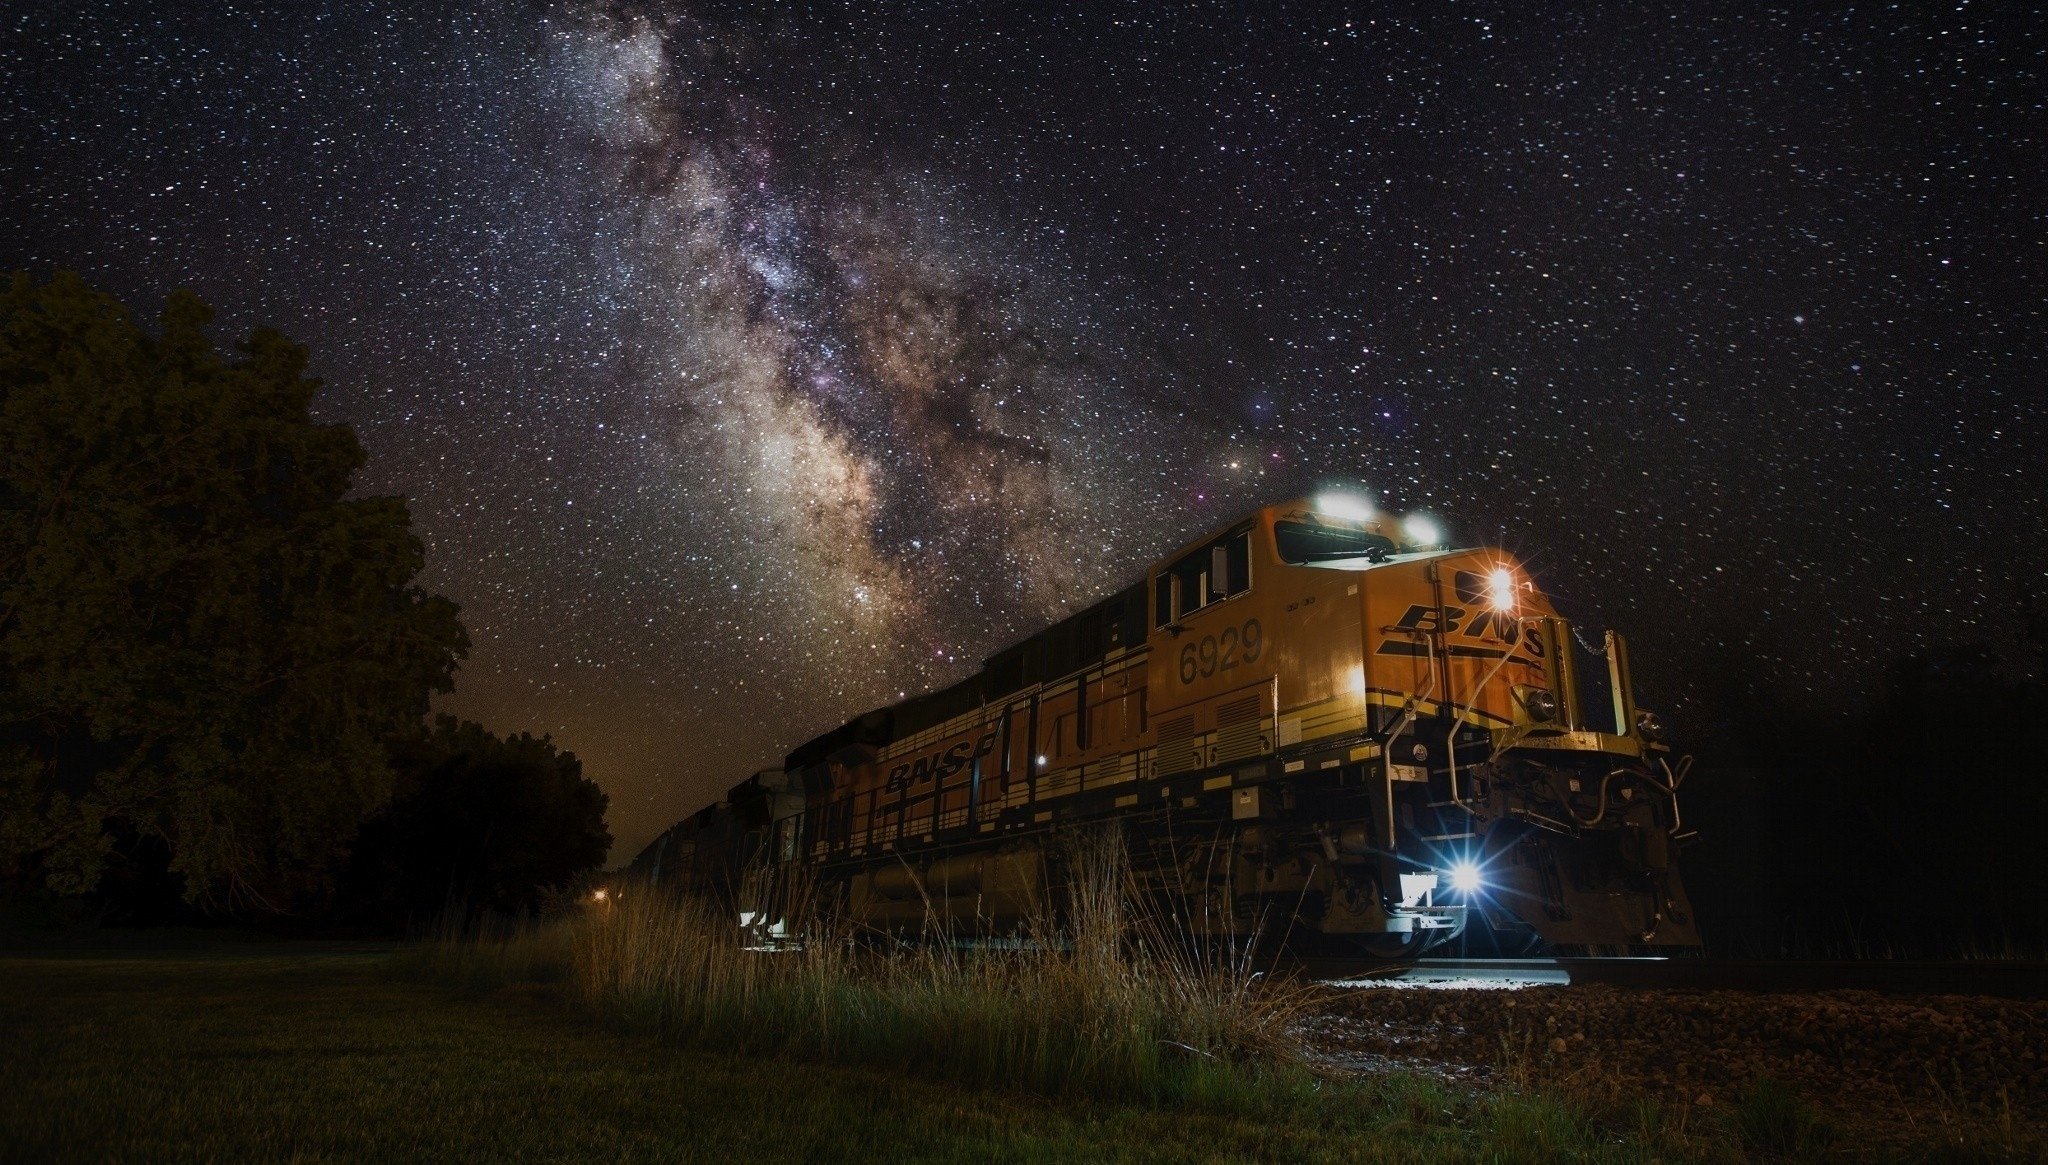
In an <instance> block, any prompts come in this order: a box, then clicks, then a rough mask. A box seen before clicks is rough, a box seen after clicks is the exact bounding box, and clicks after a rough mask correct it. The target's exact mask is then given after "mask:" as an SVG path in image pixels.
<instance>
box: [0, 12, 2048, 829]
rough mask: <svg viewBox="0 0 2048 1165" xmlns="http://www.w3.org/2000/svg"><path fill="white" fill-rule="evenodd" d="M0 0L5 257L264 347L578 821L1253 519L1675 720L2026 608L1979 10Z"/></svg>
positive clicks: (2031, 281)
mask: <svg viewBox="0 0 2048 1165" xmlns="http://www.w3.org/2000/svg"><path fill="white" fill-rule="evenodd" d="M769 11H771V6H758V7H757V6H749V5H697V4H662V3H651V2H650V3H631V2H620V3H609V4H592V3H540V2H526V3H478V2H467V3H450V4H397V3H377V2H365V3H349V4H326V3H309V2H299V3H291V4H276V5H251V4H243V3H234V2H228V3H218V2H216V3H205V4H200V3H179V2H159V3H120V2H113V0H98V2H90V3H61V4H60V3H24V2H20V0H0V147H4V148H0V269H6V270H11V269H27V270H29V271H30V272H31V273H33V274H36V275H38V276H45V275H47V274H48V273H49V272H50V271H51V270H53V269H55V268H60V267H61V268H69V269H73V270H77V271H79V272H81V273H83V274H84V275H86V276H87V278H88V279H90V280H91V281H93V282H94V283H95V284H97V285H99V286H100V287H102V288H104V289H106V290H108V291H110V292H112V293H114V294H116V295H118V296H120V297H122V298H123V299H124V300H126V301H127V302H128V303H130V304H131V305H136V306H137V307H139V308H140V309H141V310H142V311H143V312H144V314H153V312H154V310H155V306H156V304H157V303H159V302H160V300H161V297H162V295H163V294H164V292H166V291H167V290H168V289H170V288H172V287H176V286H187V287H191V288H193V289H195V290H197V291H198V292H199V293H200V294H201V295H202V296H203V297H205V298H206V299H207V300H208V301H209V302H211V303H213V304H214V305H216V307H217V308H218V309H219V312H220V315H219V319H218V321H217V330H218V333H219V335H220V337H221V338H222V339H223V341H226V340H231V339H232V338H234V337H235V336H236V335H237V334H238V333H241V332H244V331H246V330H247V329H248V328H249V327H251V326H254V325H256V324H270V325H273V326H276V327H279V328H281V329H283V330H284V331H285V332H286V333H287V334H289V335H291V336H293V337H294V338H296V339H298V340H300V341H301V342H303V343H306V344H308V345H309V346H310V347H311V348H312V350H313V362H314V369H315V372H316V373H317V374H318V375H320V376H321V377H323V379H324V380H325V384H326V387H325V390H324V392H323V394H322V396H321V399H320V401H319V403H318V406H317V408H318V411H319V412H320V414H321V415H322V416H323V417H326V418H330V419H334V420H340V421H346V422H348V423H349V424H351V425H353V426H354V427H355V429H356V430H357V432H358V433H359V435H360V436H361V438H362V440H363V442H364V444H365V445H366V446H367V447H368V448H369V450H370V452H371V460H370V464H369V466H368V467H367V469H366V470H365V471H364V473H363V475H362V478H361V484H362V486H363V488H364V489H365V490H367V491H369V492H377V493H392V492H395V493H403V494H405V495H406V496H408V497H409V498H410V499H411V500H412V512H413V515H414V520H415V524H416V527H417V528H418V530H419V532H420V534H421V536H422V537H423V538H424V540H425V541H426V543H427V546H428V552H429V567H428V572H427V576H426V578H425V580H424V581H425V582H426V583H427V584H428V585H430V586H432V587H434V588H435V589H438V590H441V591H443V592H444V593H446V594H448V595H450V596H451V597H453V598H455V599H456V600H457V601H459V602H460V603H461V604H462V607H463V612H464V621H465V623H466V624H467V625H468V627H469V628H470V631H471V634H472V636H473V638H474V640H475V647H474V650H473V652H472V654H471V657H470V659H469V660H468V662H467V664H466V665H465V666H464V668H463V670H462V672H461V675H460V677H459V679H458V690H457V692H456V694H455V695H454V696H453V697H451V698H449V699H447V700H446V701H444V706H445V708H446V709H447V710H450V711H455V712H458V713H460V714H462V715H465V716H470V717H474V718H477V719H480V720H482V721H484V722H485V723H486V724H487V725H489V726H491V727H492V728H494V729H497V730H499V731H518V730H533V731H536V732H549V733H552V734H553V735H554V736H555V738H556V739H557V740H558V741H560V742H561V743H563V744H564V745H566V746H567V747H569V748H571V749H573V750H574V751H575V752H576V753H577V754H578V755H579V756H581V757H582V758H583V760H584V762H585V768H586V772H587V773H588V774H589V775H590V776H592V777H593V778H595V779H596V780H598V781H599V782H600V783H601V784H602V785H603V786H604V787H605V788H606V790H607V791H608V792H609V793H610V794H611V796H612V813H611V823H612V828H613V831H614V833H615V834H617V835H618V838H619V844H618V846H617V847H616V848H615V849H614V855H613V856H614V858H615V859H617V860H623V859H625V858H628V857H630V856H631V855H632V854H633V852H635V851H636V850H637V849H638V848H639V847H640V846H641V845H642V844H644V843H645V842H646V841H647V840H648V839H649V838H650V837H652V835H653V834H655V833H656V832H658V831H659V830H660V829H662V828H665V827H666V826H667V825H668V824H669V823H670V822H672V821H673V820H675V819H676V818H677V817H679V816H681V815H682V814H684V813H686V812H689V811H691V810H693V809H695V808H696V807H697V806H698V805H700V804H702V803H703V802H704V801H706V800H708V799H710V798H711V797H713V796H715V795H716V793H717V792H718V791H720V790H722V789H723V788H724V787H726V786H727V785H729V784H731V783H732V782H734V781H736V780H738V779H739V778H741V777H743V776H745V775H746V774H747V773H748V772H750V771H752V770H753V769H754V768H756V767H759V766H760V765H762V764H764V763H769V762H773V761H775V760H776V759H777V758H778V757H779V756H780V754H781V753H782V752H783V751H784V750H786V749H787V748H789V747H791V746H792V745H794V744H795V743H798V742H800V741H802V740H803V739H805V738H807V737H808V736H810V735H812V734H814V733H815V732H817V731H820V730H822V729H825V728H827V727H830V726H832V725H834V724H836V723H838V722H840V721H842V720H843V719H845V718H846V717H848V716H849V715H851V714H855V713H858V712H860V711H862V710H864V709H866V708H868V707H871V706H873V705H875V704H878V703H881V702H885V701H888V700H892V699H894V698H895V697H896V696H897V695H898V694H899V693H903V692H914V691H917V690H919V689H923V688H927V687H930V686H933V685H936V684H940V683H944V682H949V681H951V680H953V679H956V678H958V677H959V676H961V675H963V674H965V673H966V672H967V671H969V670H971V669H972V668H973V667H974V666H976V664H977V661H978V660H979V659H980V658H982V657H983V656H984V655H986V654H988V653H990V652H991V651H993V650H994V649H996V648H998V647H1000V646H1002V645H1004V644H1006V643H1008V642H1010V641H1013V640H1015V639H1017V638H1019V637H1021V636H1023V635H1025V634H1028V633H1030V632H1031V631H1033V630H1036V629H1037V628H1038V627H1040V626H1042V625H1044V624H1045V623H1046V622H1048V621H1050V620H1052V619H1054V618H1056V617H1058V616H1059V615H1061V614H1063V613H1065V612H1067V611H1069V610H1072V609H1074V608H1075V607H1076V606H1078V605H1080V604H1083V603H1086V602H1087V601H1089V600H1091V599H1092V598H1095V597H1098V596H1099V595H1101V594H1103V593H1105V592H1107V591H1108V590H1109V589H1111V588H1113V587H1115V586H1117V585H1120V584H1122V583H1124V582H1127V581H1129V580H1130V579H1132V578H1133V577H1135V576H1136V575H1137V574H1139V573H1140V572H1141V571H1142V570H1143V569H1144V567H1145V565H1146V564H1147V563H1148V562H1149V561H1151V560H1152V559H1153V558H1155V557H1157V556H1158V555H1160V554H1162V553H1164V552H1165V551H1167V550H1168V549H1170V548H1171V547H1172V546H1173V545H1175V544H1176V543H1178V542H1179V541H1181V540H1183V539H1185V538H1187V537H1191V536H1193V535H1195V534H1197V533H1199V532H1200V531H1201V530H1202V529H1204V528H1207V527H1210V526H1213V525H1217V524H1221V523H1223V522H1226V521H1228V520H1230V519H1232V518H1234V517H1236V516H1238V515H1239V514H1240V513H1242V512H1244V511H1246V510H1248V509H1250V508H1251V507H1253V506H1255V505H1258V504H1262V503H1265V502H1270V501H1275V500H1280V499H1282V498H1285V497H1289V496H1293V495H1297V494H1301V493H1307V492H1311V491H1314V490H1317V489H1322V488H1330V487H1344V488H1349V489H1353V490H1362V491H1365V492H1367V493H1369V494H1370V495H1371V496H1373V497H1374V498H1376V499H1377V500H1379V501H1380V502H1381V503H1382V504H1384V505H1387V506H1390V507H1393V508H1396V509H1401V510H1425V511H1428V512H1430V513H1432V514H1434V515H1436V516H1437V517H1438V518H1440V519H1441V520H1442V521H1443V522H1444V524H1445V525H1446V526H1447V527H1448V528H1449V529H1450V530H1451V531H1452V532H1453V535H1454V537H1455V538H1456V539H1457V540H1459V541H1461V542H1479V541H1485V542H1497V543H1500V544H1504V545H1506V546H1508V547H1510V548H1511V549H1514V550H1516V551H1517V552H1519V553H1521V554H1523V555H1525V556H1526V557H1527V558H1528V559H1529V560H1530V561H1531V562H1532V563H1533V564H1534V566H1535V568H1536V569H1537V571H1538V574H1539V577H1540V579H1541V581H1542V582H1543V584H1544V585H1545V587H1546V588H1547V589H1548V590H1550V591H1551V592H1552V593H1553V595H1555V596H1556V597H1557V598H1558V600H1559V601H1560V603H1561V604H1562V605H1563V606H1565V607H1566V609H1567V611H1568V613H1570V614H1572V615H1574V616H1575V617H1576V618H1578V619H1579V620H1580V621H1581V623H1582V625H1585V626H1589V627H1598V626H1614V627H1616V628H1618V629H1620V630H1622V631H1624V632H1626V633H1628V634H1629V635H1630V636H1631V638H1632V640H1633V643H1634V652H1633V654H1634V656H1635V662H1636V671H1637V673H1638V683H1639V685H1640V686H1641V687H1642V688H1643V689H1644V693H1645V702H1646V703H1650V704H1652V705H1655V706H1659V707H1660V708H1661V710H1662V711H1663V713H1664V717H1665V719H1666V720H1667V721H1668V722H1670V723H1672V724H1673V725H1674V726H1675V728H1676V729H1677V732H1678V734H1679V735H1680V737H1681V738H1683V737H1685V736H1687V735H1699V734H1711V733H1713V732H1717V731H1723V730H1725V728H1726V716H1727V707H1728V706H1729V704H1730V698H1731V693H1741V694H1743V695H1744V696H1745V697H1747V698H1755V697H1757V696H1759V695H1761V696H1765V697H1769V698H1776V699H1783V700H1786V701H1791V702H1796V703H1799V704H1801V705H1802V706H1813V707H1817V708H1829V707H1842V706H1847V705H1850V704H1853V703H1855V702H1856V701H1859V700H1862V699H1865V698H1867V697H1868V696H1869V694H1870V692H1871V690H1872V686H1873V684H1874V682H1875V681H1876V680H1877V679H1878V678H1879V677H1880V676H1881V675H1882V674H1883V671H1884V669H1886V668H1888V667H1890V666H1892V664H1893V663H1894V661H1896V660H1897V659H1899V658H1901V657H1903V656H1905V655H1907V654H1911V653H1915V652H1928V651H1941V650H1945V649H1947V648H1948V647H1950V646H1951V645H1954V644H1957V643H1963V642H1985V643H1989V644H1992V645H1993V646H1994V647H1995V648H1996V647H2001V646H2004V647H2010V645H2012V644H2013V643H2014V642H2015V639H2016V635H2017V631H2018V626H2017V624H2018V621H2019V617H2020V614H2021V612H2022V610H2023V609H2024V604H2025V600H2026V596H2027V595H2029V594H2035V595H2039V594H2044V593H2048V575H2044V570H2048V534H2044V531H2043V525H2044V521H2043V518H2044V506H2043V492H2044V490H2043V487H2044V484H2048V384H2044V378H2043V373H2044V370H2048V369H2044V359H2043V337H2044V329H2043V322H2044V291H2048V212H2044V207H2048V199H2044V193H2048V191H2044V185H2048V183H2044V178H2043V173H2044V166H2043V164H2042V162H2041V159H2042V158H2043V157H2044V156H2048V109H2044V106H2048V84H2044V57H2043V49H2044V44H2048V36H2044V30H2043V25H2044V22H2043V21H2042V20H2041V18H2040V17H2039V16H2038V15H2036V14H2033V13H2030V12H2028V11H2027V6H2025V5H2018V4H2003V5H1993V4H1983V3H1970V2H1962V3H1943V4H1938V5H1937V4H1932V3H1929V4H1896V5H1878V4H1872V5H1856V6H1848V5H1832V4H1829V5H1796V6H1789V7H1784V8H1765V7H1761V6H1758V5H1754V4H1750V3H1713V2H1689V3H1683V4H1672V5H1659V4H1644V3H1615V4H1588V5H1579V6H1567V5H1563V4H1527V3H1519V4H1510V3H1500V4H1484V3H1465V2H1452V0H1437V2H1431V3H1403V2H1388V3H1380V4H1352V5H1279V4H1247V5H1237V4H1206V5H1189V6H1169V5H1161V4H1157V3H1116V2H1094V3H1086V4H1080V5H1074V6H1071V7H1063V6H1061V5H1058V4H1054V3H1049V2H1048V3H1042V4H1029V5H1022V4H986V3H933V4H898V5H885V4H878V3H854V4H838V5H818V6H801V5H791V6H782V5H777V6H772V15H767V14H764V13H767V12H769Z"/></svg>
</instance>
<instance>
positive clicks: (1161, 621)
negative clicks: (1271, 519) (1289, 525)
mask: <svg viewBox="0 0 2048 1165" xmlns="http://www.w3.org/2000/svg"><path fill="white" fill-rule="evenodd" d="M1153 587H1154V589H1153V597H1152V610H1153V625H1154V626H1164V625H1166V624H1167V623H1168V622H1171V621H1172V620H1171V619H1169V618H1168V617H1167V611H1168V610H1169V609H1170V610H1171V611H1172V612H1173V616H1172V618H1173V619H1181V618H1185V617H1187V616H1188V615H1191V614H1193V613H1195V612H1196V611H1199V610H1201V609H1202V608H1204V607H1206V606H1208V605H1209V604H1211V603H1220V602H1222V601H1223V600H1225V599H1228V598H1232V597H1235V596H1237V595H1241V594H1243V593H1244V592H1246V591H1248V590H1250V589H1252V535H1251V531H1249V530H1240V531H1238V532H1236V533H1234V534H1230V535H1228V536H1226V537H1224V538H1221V539H1218V540H1217V541H1215V542H1212V543H1210V544H1209V545H1207V546H1205V547H1203V548H1202V549H1200V550H1197V551H1195V552H1194V553H1193V554H1190V555H1188V556H1187V557H1186V558H1183V559H1181V560H1180V561H1179V562H1176V563H1174V564H1173V565H1172V566H1170V567H1167V568H1166V569H1165V570H1163V571H1161V572H1160V574H1159V577H1158V579H1157V580H1156V581H1155V582H1154V584H1153ZM1169 600H1170V602H1169Z"/></svg>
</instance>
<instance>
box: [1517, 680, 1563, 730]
mask: <svg viewBox="0 0 2048 1165" xmlns="http://www.w3.org/2000/svg"><path fill="white" fill-rule="evenodd" d="M1522 707H1524V708H1527V709H1528V710H1529V719H1531V720H1542V721H1545V722H1548V721H1551V720H1555V719H1557V697H1556V696H1553V695H1551V694H1550V693H1549V692H1548V691H1545V690H1544V689H1542V688H1537V689H1536V690H1534V691H1532V692H1530V693H1529V694H1528V695H1526V696H1523V697H1522Z"/></svg>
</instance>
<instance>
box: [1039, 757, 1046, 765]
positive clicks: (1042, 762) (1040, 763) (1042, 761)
mask: <svg viewBox="0 0 2048 1165" xmlns="http://www.w3.org/2000/svg"><path fill="white" fill-rule="evenodd" d="M1038 767H1039V768H1044V767H1045V758H1044V757H1043V756H1041V757H1039V758H1038Z"/></svg>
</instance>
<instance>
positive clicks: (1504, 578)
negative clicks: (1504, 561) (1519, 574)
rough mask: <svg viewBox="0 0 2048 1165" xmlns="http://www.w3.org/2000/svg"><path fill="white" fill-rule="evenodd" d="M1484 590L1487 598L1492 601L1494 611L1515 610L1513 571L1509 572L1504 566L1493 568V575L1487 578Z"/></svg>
mask: <svg viewBox="0 0 2048 1165" xmlns="http://www.w3.org/2000/svg"><path fill="white" fill-rule="evenodd" d="M1486 589H1487V593H1488V597H1489V598H1491V599H1492V600H1493V609H1494V610H1496V611H1512V610H1514V609H1515V572H1514V571H1511V570H1509V569H1508V568H1507V567H1505V566H1497V567H1494V568H1493V573H1492V574H1491V575H1489V576H1488V577H1487V580H1486Z"/></svg>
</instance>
